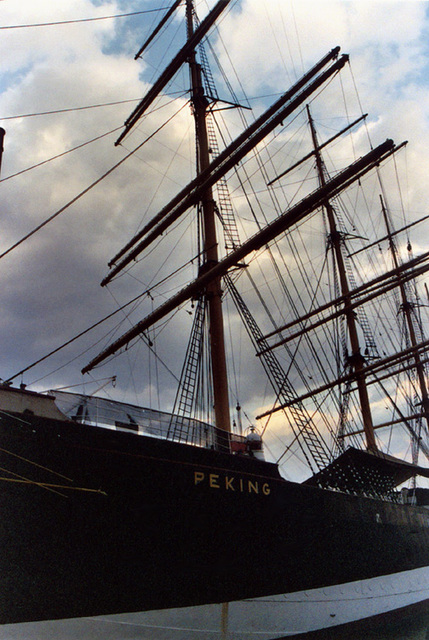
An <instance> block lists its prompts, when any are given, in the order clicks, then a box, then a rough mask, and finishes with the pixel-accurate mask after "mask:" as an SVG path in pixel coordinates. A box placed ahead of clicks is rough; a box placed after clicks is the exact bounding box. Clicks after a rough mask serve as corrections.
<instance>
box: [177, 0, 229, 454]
mask: <svg viewBox="0 0 429 640" xmlns="http://www.w3.org/2000/svg"><path fill="white" fill-rule="evenodd" d="M193 4H194V3H193V0H186V20H187V27H188V40H190V39H191V38H192V35H193V32H194V29H193ZM188 64H189V68H190V75H191V103H192V108H193V113H194V119H195V132H196V141H197V174H198V175H199V174H201V173H203V172H204V171H205V170H206V169H207V168H208V166H209V165H210V154H209V143H208V134H207V122H206V117H207V107H208V101H207V98H206V96H205V95H204V88H203V83H202V78H201V67H200V65H199V64H198V63H197V61H196V55H195V50H194V51H192V52H191V54H190V56H189V60H188ZM200 203H201V211H202V232H203V250H204V264H203V266H202V270H203V271H204V270H207V269H210V268H212V267H214V266H215V265H217V264H218V262H219V258H218V242H217V236H216V224H215V222H216V220H215V203H214V199H213V191H212V188H211V187H210V186H209V187H208V188H207V189H205V190H204V191H203V193H202V196H201V202H200ZM204 295H205V298H206V301H207V306H208V315H209V327H210V329H209V341H210V355H211V373H212V380H213V396H214V412H215V425H216V427H217V428H218V429H221V430H222V431H224V432H226V434H229V433H230V431H231V422H230V413H229V397H228V377H227V368H226V356H225V337H224V327H223V313H222V288H221V277H220V276H219V277H217V278H215V279H213V280H212V281H211V282H209V283H208V285H207V287H206V289H205V292H204ZM224 440H225V441H226V442H222V443H220V444H221V445H223V447H224V446H225V444H227V446H228V447H229V443H228V436H227V435H226V437H225V438H224Z"/></svg>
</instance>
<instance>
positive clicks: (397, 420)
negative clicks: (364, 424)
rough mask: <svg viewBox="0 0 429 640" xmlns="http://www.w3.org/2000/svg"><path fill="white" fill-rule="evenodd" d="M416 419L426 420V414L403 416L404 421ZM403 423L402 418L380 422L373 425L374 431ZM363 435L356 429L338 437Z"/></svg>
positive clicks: (360, 430) (361, 430) (361, 431)
mask: <svg viewBox="0 0 429 640" xmlns="http://www.w3.org/2000/svg"><path fill="white" fill-rule="evenodd" d="M418 418H426V419H427V418H428V414H427V413H426V412H422V413H413V415H411V416H405V420H417V419H418ZM401 422H404V418H397V419H396V420H390V421H389V422H381V423H380V424H375V425H374V429H385V428H386V427H392V426H393V425H395V424H400V423H401ZM362 433H363V429H357V430H356V431H351V432H349V433H344V435H342V436H340V437H342V438H350V437H351V436H358V435H360V434H362Z"/></svg>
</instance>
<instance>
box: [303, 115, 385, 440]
mask: <svg viewBox="0 0 429 640" xmlns="http://www.w3.org/2000/svg"><path fill="white" fill-rule="evenodd" d="M307 113H308V120H309V123H310V129H311V136H312V139H313V145H314V152H315V158H316V166H317V172H318V175H319V181H320V184H321V186H324V185H325V184H326V177H325V167H324V165H323V160H322V156H321V153H320V149H319V144H318V142H317V134H316V129H315V127H314V122H313V118H312V116H311V113H310V108H309V107H308V105H307ZM323 207H324V209H325V211H326V216H327V218H328V226H329V236H330V241H331V246H332V251H333V253H334V256H335V263H336V265H337V269H338V277H339V281H340V287H341V294H342V295H343V297H344V309H343V313H344V315H345V318H346V322H347V330H348V334H349V338H350V347H351V356H350V357H349V364H350V366H351V367H352V368H353V369H354V372H355V376H356V382H357V387H358V396H359V402H360V408H361V414H362V421H363V426H364V429H365V437H366V446H367V448H368V449H369V450H371V451H375V450H376V449H377V444H376V441H375V435H374V428H373V422H372V414H371V405H370V403H369V395H368V389H367V386H366V383H365V374H364V373H363V369H364V366H365V360H364V357H363V356H362V354H361V350H360V343H359V336H358V331H357V326H356V316H355V313H354V310H353V306H352V303H351V300H350V287H349V283H348V278H347V273H346V265H345V263H344V257H343V250H342V238H341V234H340V232H339V231H338V228H337V222H336V217H335V212H334V208H333V206H332V204H331V202H330V199H329V198H326V200H325V201H324V202H323Z"/></svg>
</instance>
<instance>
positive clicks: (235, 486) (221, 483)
mask: <svg viewBox="0 0 429 640" xmlns="http://www.w3.org/2000/svg"><path fill="white" fill-rule="evenodd" d="M197 485H203V486H206V487H208V488H210V489H215V490H218V491H219V490H220V491H228V492H234V493H251V494H256V495H264V496H269V495H270V493H271V488H270V485H269V483H268V482H261V481H260V480H248V479H247V478H238V477H236V476H229V475H223V474H219V473H206V472H205V471H194V486H197Z"/></svg>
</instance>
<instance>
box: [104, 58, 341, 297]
mask: <svg viewBox="0 0 429 640" xmlns="http://www.w3.org/2000/svg"><path fill="white" fill-rule="evenodd" d="M337 54H338V47H337V48H336V49H333V50H332V51H330V52H329V54H327V55H326V56H325V57H324V58H323V59H322V60H321V61H320V62H319V63H318V64H317V65H315V66H314V67H313V68H312V69H311V70H310V71H309V72H308V73H307V74H306V75H305V76H303V77H302V78H301V79H300V80H299V81H298V82H297V83H296V84H295V85H294V86H293V87H292V88H291V89H289V91H287V92H286V93H285V94H283V96H282V97H281V98H280V99H279V100H277V102H275V103H274V104H273V105H272V106H271V107H270V108H269V109H268V110H267V111H266V112H265V113H264V114H263V115H262V116H260V117H259V118H258V119H257V120H256V121H255V122H254V123H253V124H251V125H250V126H249V127H248V128H247V129H246V130H245V131H244V132H243V133H242V134H240V135H239V136H238V138H236V140H234V142H232V143H231V144H230V145H229V146H228V147H227V148H226V149H224V151H222V152H221V153H220V154H219V155H218V156H217V157H216V158H215V159H214V160H213V161H212V162H211V164H210V165H209V166H208V167H207V168H206V169H205V170H204V171H203V172H202V173H201V174H200V175H199V176H197V177H196V178H195V179H194V180H192V181H191V182H190V183H189V184H188V185H187V186H186V187H185V188H184V189H182V191H180V192H179V193H178V194H177V195H176V196H175V197H174V198H173V199H172V200H171V201H170V202H169V203H168V204H167V205H166V206H165V207H164V208H163V209H162V210H161V211H160V212H159V213H158V214H157V215H156V216H154V218H152V220H151V221H150V222H149V223H148V224H147V225H146V226H145V227H144V228H143V229H142V230H141V231H140V232H139V233H137V234H136V235H135V236H134V237H133V238H132V239H131V240H130V241H129V242H128V243H127V244H126V245H125V247H123V249H121V251H119V252H118V253H117V254H116V256H115V257H114V258H113V259H112V260H111V261H110V262H109V267H112V266H113V264H115V263H116V262H117V261H118V260H119V259H120V258H122V256H124V255H125V254H126V253H127V251H130V249H131V248H132V247H133V246H134V245H135V244H136V243H137V242H138V241H139V240H141V239H142V238H143V237H144V236H145V235H146V234H148V233H149V232H150V231H152V230H153V231H152V234H151V235H149V236H147V237H146V238H145V239H144V240H143V241H142V242H141V243H140V244H139V245H137V247H136V248H135V249H134V250H132V251H130V253H128V255H127V256H125V257H124V258H123V259H122V261H121V262H120V263H119V264H117V265H116V267H115V268H114V269H112V271H111V272H110V273H109V275H108V276H107V277H106V278H105V279H104V280H103V281H102V283H101V284H102V286H104V285H105V284H107V283H108V282H110V280H112V278H113V277H114V276H115V275H116V274H117V273H119V271H121V270H122V269H123V268H124V267H125V266H126V265H127V264H129V263H130V262H131V261H132V260H134V259H135V258H136V256H137V255H138V254H139V253H141V252H142V251H143V250H144V249H145V248H146V247H147V246H148V245H149V244H150V243H151V242H153V240H155V239H156V238H157V237H159V236H160V235H161V234H162V233H163V232H164V231H165V230H166V229H167V228H168V227H169V226H170V225H171V224H172V223H173V222H175V221H176V220H177V218H178V217H179V216H180V215H181V214H182V213H184V212H185V211H186V210H187V209H188V208H189V207H190V206H192V205H194V204H196V203H197V202H198V200H199V199H200V197H201V193H202V192H204V190H205V189H207V188H208V187H211V186H213V185H214V184H215V183H216V182H217V181H218V180H220V178H222V177H223V176H224V175H225V173H226V172H227V171H228V170H229V169H231V168H232V167H233V166H235V165H236V164H237V163H238V162H240V160H242V158H244V156H245V155H246V154H247V153H249V152H250V151H251V150H252V149H253V148H254V147H255V146H256V145H257V144H258V143H259V142H260V141H261V140H263V138H264V137H265V136H266V135H268V134H269V133H270V132H271V131H272V130H273V129H274V128H275V127H276V126H277V125H278V124H280V123H281V122H282V121H283V119H284V118H286V117H287V116H288V115H290V113H292V112H293V111H294V110H295V109H296V108H297V107H298V106H299V105H300V104H301V103H302V102H304V101H305V100H306V99H307V98H308V97H309V95H311V94H312V93H313V92H314V91H315V90H316V89H318V88H319V87H320V86H321V85H322V84H323V83H324V82H326V80H327V79H328V78H329V77H331V76H332V75H333V74H334V73H336V72H337V71H339V70H340V69H341V68H342V67H343V66H344V65H345V64H346V62H347V60H348V57H347V56H342V57H341V58H340V59H339V60H337V61H336V62H335V63H334V64H333V65H332V66H331V67H329V69H327V71H325V72H324V73H322V74H321V75H319V76H317V77H316V79H315V80H313V81H312V82H311V83H310V84H309V81H310V80H311V79H312V78H313V77H314V76H315V75H316V74H317V73H318V72H319V71H320V69H322V68H323V67H324V66H326V64H327V63H328V62H329V61H331V60H332V58H333V57H335V56H336V55H337ZM303 87H305V88H304V89H303ZM301 90H302V91H301ZM299 91H301V93H299Z"/></svg>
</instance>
